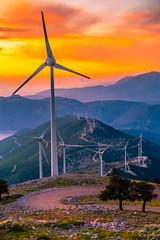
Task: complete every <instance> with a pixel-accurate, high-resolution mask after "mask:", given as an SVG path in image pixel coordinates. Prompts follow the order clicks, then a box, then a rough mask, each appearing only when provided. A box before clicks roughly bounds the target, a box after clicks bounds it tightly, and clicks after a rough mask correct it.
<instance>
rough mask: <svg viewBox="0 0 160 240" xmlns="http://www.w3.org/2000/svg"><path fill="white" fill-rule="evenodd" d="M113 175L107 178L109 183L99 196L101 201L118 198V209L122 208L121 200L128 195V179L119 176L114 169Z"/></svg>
mask: <svg viewBox="0 0 160 240" xmlns="http://www.w3.org/2000/svg"><path fill="white" fill-rule="evenodd" d="M112 174H113V176H112V177H110V179H109V184H108V185H107V186H106V190H104V191H103V192H102V193H101V194H100V195H99V198H100V199H101V200H103V201H108V200H117V199H118V200H119V210H123V207H122V201H123V200H126V199H128V198H129V196H130V192H129V187H130V180H128V179H126V178H120V176H119V174H118V172H117V171H116V170H114V171H113V172H112Z"/></svg>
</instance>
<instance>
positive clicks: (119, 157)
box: [0, 116, 160, 184]
mask: <svg viewBox="0 0 160 240" xmlns="http://www.w3.org/2000/svg"><path fill="white" fill-rule="evenodd" d="M89 122H90V123H91V125H92V126H93V128H90V124H89ZM48 125H49V122H47V123H45V124H43V125H41V126H39V127H37V128H35V129H32V130H29V131H28V132H25V133H23V134H22V135H20V136H21V137H17V136H16V135H13V136H12V137H10V138H8V141H1V142H0V156H1V158H0V178H5V179H6V180H7V181H8V182H9V184H11V183H18V182H23V181H26V180H30V179H37V178H38V177H39V167H38V159H39V156H38V141H36V140H34V139H27V138H25V136H30V137H31V136H32V137H37V136H40V135H41V134H42V132H43V131H44V130H45V129H46V128H47V126H48ZM57 128H58V130H59V132H60V134H61V136H62V138H63V140H64V142H65V143H66V144H80V145H84V146H87V145H93V142H95V143H98V142H99V143H103V144H111V143H112V145H114V146H112V147H110V148H109V149H108V150H107V151H106V152H105V153H104V155H103V161H104V173H107V172H108V171H109V170H110V169H111V167H113V166H116V167H119V164H118V163H117V162H120V166H123V161H124V151H115V150H116V149H119V148H122V147H124V146H125V144H126V142H127V141H128V139H130V141H129V144H128V156H129V158H134V157H136V156H137V148H131V149H130V147H132V146H134V145H136V144H137V143H138V139H137V140H136V141H132V140H133V139H134V138H133V137H131V136H129V135H127V134H125V133H123V132H120V131H118V130H116V129H114V128H112V127H110V126H108V125H105V124H104V123H102V122H99V121H97V120H96V121H95V123H94V120H93V119H88V120H86V119H85V118H77V117H73V116H70V117H61V118H57ZM82 133H83V135H84V140H83V139H81V137H82ZM23 137H24V138H23ZM45 139H46V140H47V141H50V130H49V129H48V131H47V132H46V135H45ZM59 142H60V139H59V138H58V146H59ZM48 144H49V146H48V148H46V149H45V151H46V154H47V157H48V160H49V162H50V142H48ZM44 148H45V145H44ZM92 149H94V150H98V148H95V147H92ZM143 151H144V152H143V154H144V155H147V156H148V157H149V158H150V159H152V158H154V161H150V168H151V169H152V168H154V171H148V169H147V171H148V173H147V176H146V177H147V178H149V179H153V178H155V177H157V173H156V171H157V166H158V165H157V164H159V160H158V158H159V156H160V147H159V146H156V145H154V144H152V143H150V142H145V143H144V144H143ZM93 156H94V152H91V151H89V150H87V149H86V147H84V148H67V149H66V165H67V173H80V174H82V173H83V174H84V173H89V174H94V175H100V164H99V158H98V156H97V157H96V159H95V160H96V161H93ZM58 161H59V174H62V171H63V165H62V151H59V154H58ZM15 165H16V169H15V171H14V172H12V170H13V168H14V166H15ZM141 169H142V168H141ZM152 170H153V169H152ZM43 171H44V177H47V176H50V164H49V165H48V164H47V162H46V160H45V159H43ZM143 171H144V173H143V174H142V176H144V175H145V169H143ZM142 176H141V173H139V174H138V176H137V177H136V178H142Z"/></svg>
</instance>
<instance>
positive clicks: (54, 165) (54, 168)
mask: <svg viewBox="0 0 160 240" xmlns="http://www.w3.org/2000/svg"><path fill="white" fill-rule="evenodd" d="M41 14H42V22H43V30H44V36H45V43H46V50H47V59H46V61H45V62H44V63H43V64H42V65H41V66H40V67H39V68H38V69H37V70H36V71H35V72H34V73H33V74H32V75H31V76H30V77H29V78H28V79H27V80H26V81H25V82H24V83H23V84H22V85H21V86H20V87H19V88H17V90H16V91H15V92H14V93H13V95H14V94H15V93H16V92H18V91H19V90H20V89H21V88H22V87H23V86H24V85H25V84H26V83H27V82H29V81H30V80H31V79H32V78H33V77H34V76H35V75H36V74H37V73H39V72H40V71H41V70H42V69H43V68H45V67H46V66H48V67H50V71H51V104H50V105H51V176H53V175H55V176H58V160H57V136H56V116H55V94H54V73H53V67H55V68H58V69H62V70H65V71H68V72H71V73H75V74H78V75H80V76H82V77H85V78H89V77H87V76H85V75H83V74H80V73H78V72H75V71H73V70H71V69H69V68H66V67H64V66H62V65H60V64H58V63H56V60H55V58H54V57H53V54H52V51H51V48H50V45H49V41H48V36H47V31H46V26H45V21H44V16H43V12H41ZM89 79H90V78H89Z"/></svg>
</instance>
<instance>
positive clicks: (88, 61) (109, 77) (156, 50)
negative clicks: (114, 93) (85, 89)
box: [0, 0, 160, 96]
mask: <svg viewBox="0 0 160 240" xmlns="http://www.w3.org/2000/svg"><path fill="white" fill-rule="evenodd" d="M41 10H43V12H44V17H45V22H46V27H47V32H48V37H49V41H50V45H51V48H52V51H53V54H54V56H55V58H56V61H57V63H59V64H62V65H64V66H66V67H69V68H70V69H73V70H75V71H77V72H80V73H82V74H84V75H87V76H90V77H91V79H90V80H88V79H87V80H86V79H84V78H81V77H79V76H77V75H73V74H70V73H66V72H65V71H62V70H57V69H55V86H56V87H57V88H59V87H64V88H70V87H82V86H91V85H100V84H102V85H107V84H108V83H112V82H115V81H116V80H118V79H120V78H122V77H124V76H127V75H136V74H139V73H144V72H149V71H160V1H159V0H152V1H151V0H134V1H133V0H121V1H119V0H69V1H65V0H41V1H39V0H37V1H30V0H26V1H25V0H24V1H17V0H5V1H2V2H1V8H0V53H1V54H0V86H1V89H0V96H2V95H5V93H3V91H5V87H6V86H5V84H9V85H11V87H10V89H11V90H12V89H16V88H17V87H18V86H19V85H21V84H22V83H23V82H24V81H25V80H26V79H27V78H28V77H29V76H30V75H31V74H32V73H33V72H34V71H35V70H36V69H37V68H38V67H39V66H40V65H41V64H42V63H43V62H44V61H45V59H46V49H45V41H44V35H43V28H42V19H41V14H40V12H41ZM49 76H50V73H49V68H45V69H44V70H42V72H41V73H39V74H38V75H37V76H36V77H35V78H34V79H32V80H31V81H30V82H29V83H28V84H27V85H26V86H25V87H24V88H23V90H21V91H20V92H19V94H22V95H23V94H29V93H33V92H38V91H41V90H45V89H48V88H49V84H50V81H49ZM4 83H5V84H4ZM3 86H4V89H3Z"/></svg>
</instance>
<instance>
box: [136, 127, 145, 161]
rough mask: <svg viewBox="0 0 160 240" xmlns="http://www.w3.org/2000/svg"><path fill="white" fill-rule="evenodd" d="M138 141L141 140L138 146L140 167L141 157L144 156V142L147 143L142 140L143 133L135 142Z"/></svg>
mask: <svg viewBox="0 0 160 240" xmlns="http://www.w3.org/2000/svg"><path fill="white" fill-rule="evenodd" d="M137 139H139V142H138V145H137V146H138V163H139V165H141V157H142V155H143V142H145V141H144V139H143V138H142V132H141V134H140V136H139V137H137V138H135V139H134V140H137ZM134 140H133V141H134Z"/></svg>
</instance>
